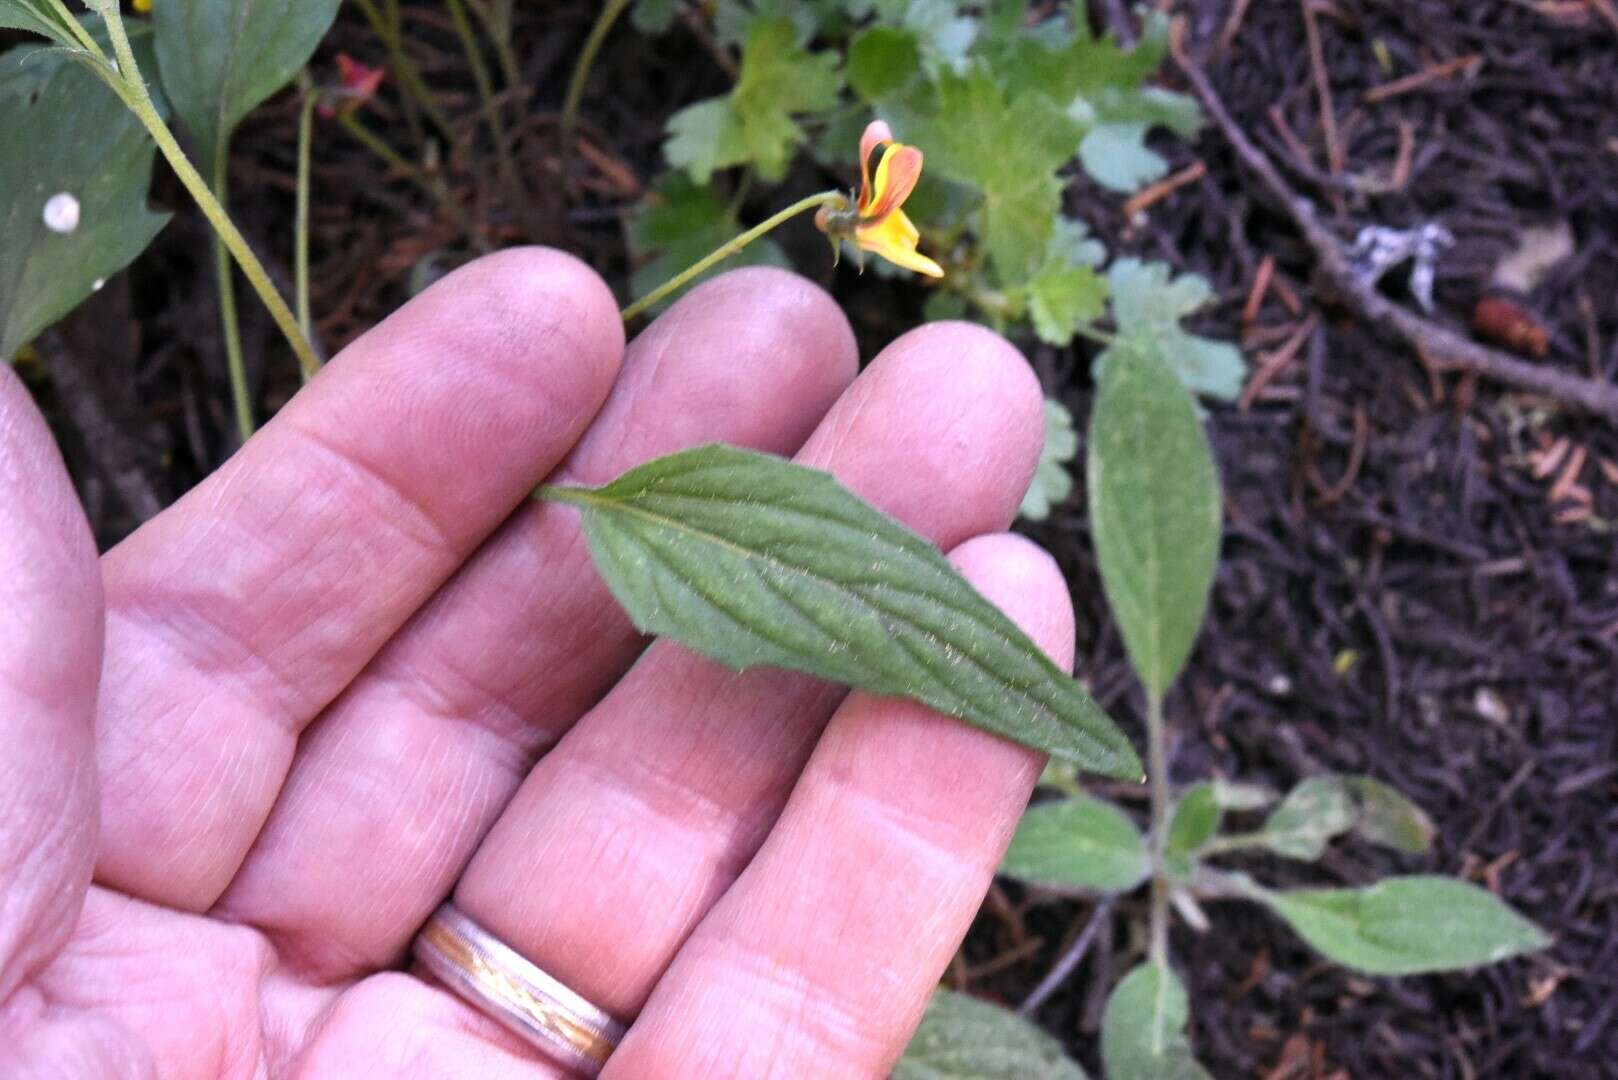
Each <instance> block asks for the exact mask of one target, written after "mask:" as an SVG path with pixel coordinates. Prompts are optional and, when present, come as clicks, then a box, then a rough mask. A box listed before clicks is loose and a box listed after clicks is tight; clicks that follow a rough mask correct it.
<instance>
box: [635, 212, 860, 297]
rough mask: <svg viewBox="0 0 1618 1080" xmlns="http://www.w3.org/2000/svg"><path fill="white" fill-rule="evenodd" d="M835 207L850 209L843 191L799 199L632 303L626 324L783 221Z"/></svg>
mask: <svg viewBox="0 0 1618 1080" xmlns="http://www.w3.org/2000/svg"><path fill="white" fill-rule="evenodd" d="M836 204H841V205H843V206H847V205H848V197H847V196H845V195H844V194H843V193H842V192H840V191H822V192H820V193H819V194H818V195H810V196H808V197H806V198H802V199H799V200H798V201H797V202H795V203H793V204H792V205H791V206H789V207H787V208H786V209H785V210H781V211H778V212H776V213H774V214H771V215H770V216H769V217H767V218H765V219H764V220H763V221H761V222H759V223H758V224H757V225H754V226H753V227H752V228H751V229H748V230H747V231H746V232H744V233H741V234H740V235H738V236H736V237H734V238H732V239H730V240H727V241H726V242H725V243H723V244H721V245H719V247H717V248H715V249H714V250H713V251H711V252H709V253H708V254H707V255H704V256H703V257H702V258H700V259H698V260H697V261H696V262H694V263H692V264H691V265H690V266H688V267H686V268H685V269H684V270H682V271H680V272H679V273H678V274H676V275H674V276H673V277H671V278H669V279H668V280H667V281H665V282H664V283H663V284H661V285H659V286H658V287H657V288H655V289H653V290H652V291H651V292H649V293H647V294H646V295H645V296H643V297H641V298H640V299H639V300H636V301H635V302H634V303H633V304H630V305H629V306H628V307H626V308H624V311H623V317H624V322H628V321H629V320H630V319H633V318H634V317H635V316H637V315H639V314H640V313H641V312H643V311H645V310H646V309H647V308H649V307H651V306H652V305H653V304H655V303H657V302H658V301H659V300H661V299H663V298H664V297H665V296H668V295H669V294H670V293H672V292H674V291H676V290H678V289H680V288H681V287H682V286H684V285H685V284H686V283H687V282H689V281H690V280H691V279H692V278H694V277H696V276H697V275H698V274H701V273H702V272H703V271H704V270H707V269H708V268H709V267H711V266H714V265H716V264H718V263H721V262H724V261H725V260H726V259H728V258H730V257H731V256H732V255H735V254H736V253H737V252H739V251H741V250H742V249H743V248H745V247H746V246H747V245H748V244H751V243H752V242H753V241H754V240H757V239H758V238H759V237H761V236H763V235H765V234H766V233H768V232H770V231H771V230H772V229H774V228H775V227H776V226H777V225H780V224H781V223H782V222H784V221H787V220H790V219H791V218H794V217H797V216H798V215H799V214H801V213H803V212H804V211H806V210H814V209H817V208H819V207H822V206H831V205H836Z"/></svg>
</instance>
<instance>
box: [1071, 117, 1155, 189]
mask: <svg viewBox="0 0 1618 1080" xmlns="http://www.w3.org/2000/svg"><path fill="white" fill-rule="evenodd" d="M1079 161H1080V162H1082V163H1083V165H1084V171H1085V172H1087V173H1089V174H1090V175H1091V176H1092V177H1094V178H1095V180H1096V182H1097V183H1099V184H1100V185H1101V186H1102V187H1106V188H1111V189H1112V190H1114V191H1118V192H1122V193H1124V194H1126V195H1128V194H1133V193H1134V192H1136V191H1138V190H1140V189H1141V188H1143V187H1145V186H1146V185H1147V184H1150V183H1151V182H1152V181H1153V180H1157V179H1160V178H1161V177H1162V176H1163V174H1164V173H1166V172H1168V170H1169V166H1168V162H1167V161H1165V160H1163V157H1162V155H1161V154H1158V153H1157V152H1156V151H1154V150H1149V149H1147V147H1146V125H1145V124H1140V123H1135V122H1132V121H1123V122H1118V123H1111V124H1098V125H1096V126H1095V127H1094V128H1092V129H1091V130H1090V133H1089V134H1088V135H1086V136H1085V137H1084V138H1083V139H1082V140H1080V142H1079Z"/></svg>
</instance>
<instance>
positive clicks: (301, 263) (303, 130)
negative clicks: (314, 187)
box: [292, 87, 320, 378]
mask: <svg viewBox="0 0 1618 1080" xmlns="http://www.w3.org/2000/svg"><path fill="white" fill-rule="evenodd" d="M319 101H320V94H319V93H318V92H316V91H315V89H314V88H313V87H308V88H306V89H305V90H304V94H303V109H302V110H301V111H300V112H299V113H298V186H297V193H296V196H295V197H296V202H295V204H294V210H293V221H292V291H293V294H294V295H293V302H294V303H296V304H297V307H298V329H299V330H302V331H303V336H304V337H305V338H307V339H309V340H310V341H313V340H314V336H315V333H314V318H313V316H311V314H310V312H309V187H310V177H309V173H310V171H311V168H312V163H311V161H310V159H311V158H312V157H313V156H314V141H315V105H316V104H317V103H319ZM305 378H307V376H305Z"/></svg>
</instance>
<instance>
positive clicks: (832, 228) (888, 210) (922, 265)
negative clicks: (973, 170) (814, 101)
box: [815, 120, 944, 278]
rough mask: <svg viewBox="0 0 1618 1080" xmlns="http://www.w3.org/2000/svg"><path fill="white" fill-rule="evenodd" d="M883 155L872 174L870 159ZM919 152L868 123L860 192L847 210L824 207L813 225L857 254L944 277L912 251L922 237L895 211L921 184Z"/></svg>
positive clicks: (878, 125)
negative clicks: (848, 241)
mask: <svg viewBox="0 0 1618 1080" xmlns="http://www.w3.org/2000/svg"><path fill="white" fill-rule="evenodd" d="M878 150H880V151H881V152H882V156H881V158H880V159H878V161H877V164H876V175H875V177H874V178H873V177H872V175H871V159H872V157H873V156H875V154H876V153H877V151H878ZM921 161H922V156H921V151H920V150H918V149H916V148H915V147H914V146H906V145H905V144H904V143H899V142H894V141H893V132H892V130H890V129H889V127H888V125H887V124H885V123H883V122H882V121H881V120H873V121H871V123H870V124H869V125H868V126H867V127H866V129H865V134H864V135H862V136H861V137H860V190H859V194H858V196H857V197H856V200H855V204H854V206H853V207H852V208H847V209H843V210H834V209H832V208H831V207H827V206H823V207H821V208H820V211H819V212H818V213H817V214H816V215H815V224H816V225H818V226H819V227H820V229H821V231H822V232H824V233H826V234H827V235H828V236H830V237H831V238H832V239H833V240H834V241H835V240H840V239H845V238H852V239H853V241H854V243H855V244H856V245H857V246H858V248H859V249H860V250H861V251H869V252H871V253H872V254H875V255H880V256H882V258H884V259H886V260H888V261H889V262H891V263H893V264H894V265H896V266H902V267H904V268H905V269H906V270H914V271H915V272H916V273H918V274H926V275H927V276H928V277H935V278H937V277H943V276H944V269H943V267H941V266H939V265H938V264H937V263H935V262H933V260H931V259H929V258H928V257H927V256H925V255H923V254H921V253H920V252H919V251H917V250H916V242H917V241H918V240H919V239H920V238H921V233H920V232H919V231H917V229H916V226H915V224H914V223H912V222H911V220H910V219H909V218H908V217H906V216H905V212H904V211H903V210H901V209H900V207H901V206H903V205H904V201H905V200H906V199H908V198H909V197H910V193H911V192H912V191H914V190H915V189H916V181H917V180H919V179H921Z"/></svg>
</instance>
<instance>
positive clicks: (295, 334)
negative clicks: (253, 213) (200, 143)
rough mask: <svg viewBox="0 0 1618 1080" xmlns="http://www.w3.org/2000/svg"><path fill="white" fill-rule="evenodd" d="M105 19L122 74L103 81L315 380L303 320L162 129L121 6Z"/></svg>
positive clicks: (108, 11) (105, 74)
mask: <svg viewBox="0 0 1618 1080" xmlns="http://www.w3.org/2000/svg"><path fill="white" fill-rule="evenodd" d="M105 16H106V25H107V32H108V33H109V34H110V35H111V36H112V47H113V52H114V54H115V55H116V56H117V58H118V69H117V71H112V70H110V69H109V70H106V71H104V72H103V73H102V77H103V78H104V79H105V80H106V81H107V83H108V85H109V86H111V87H112V89H113V92H114V93H116V94H117V95H118V96H119V97H120V98H122V99H123V101H124V104H125V105H127V106H128V107H129V109H130V111H132V112H133V113H134V114H135V116H136V118H137V119H139V120H140V122H141V124H142V125H143V126H144V127H145V128H146V130H147V132H149V133H150V134H151V136H152V141H153V142H155V143H157V148H158V149H159V150H160V151H162V153H163V158H164V160H165V161H167V162H168V163H169V167H170V168H171V169H173V170H174V175H175V176H177V177H179V179H180V183H181V184H183V185H185V189H186V191H187V192H189V193H190V195H191V197H192V198H193V199H195V200H196V203H197V207H198V209H200V210H201V211H202V214H203V216H204V217H206V218H207V219H208V224H210V225H212V226H213V228H214V231H215V232H216V233H217V234H218V235H219V238H220V240H221V241H222V242H223V243H224V246H225V247H226V248H227V249H228V250H229V252H230V254H231V255H232V256H234V257H235V259H236V264H237V265H238V266H240V267H241V269H242V274H243V275H244V276H246V278H247V281H248V284H250V285H252V286H253V291H254V292H256V293H258V296H259V299H260V300H262V301H263V302H264V306H265V307H266V308H268V309H269V312H270V318H272V319H274V320H275V325H276V326H277V327H278V328H279V329H280V331H281V333H282V334H283V335H285V337H286V339H287V344H289V345H290V346H291V347H292V352H293V354H294V355H295V356H297V358H298V364H299V366H300V367H301V368H302V369H303V370H304V372H305V373H307V374H310V375H312V374H314V372H315V369H316V368H317V367H318V366H319V365H318V364H317V363H316V361H315V351H314V349H313V348H312V347H311V346H310V345H309V342H308V340H307V339H306V338H304V336H303V333H302V332H301V331H300V330H299V329H298V320H297V319H296V318H295V317H294V316H293V314H292V309H291V308H289V307H287V305H286V301H285V300H283V299H281V294H280V293H278V292H276V291H275V286H274V285H273V284H272V283H271V282H270V276H269V274H268V273H266V272H265V270H264V264H263V263H261V262H259V260H258V256H257V255H254V254H253V249H252V248H250V247H248V246H247V241H246V239H244V238H243V237H242V234H241V231H240V230H239V229H237V228H236V225H235V223H234V222H232V221H231V220H230V216H229V215H228V214H226V213H225V208H224V207H223V206H221V205H220V204H219V200H218V199H216V198H214V195H213V192H212V191H210V190H209V189H208V184H207V182H206V181H204V180H203V179H202V175H201V174H200V173H198V172H197V170H196V168H195V167H194V166H193V165H192V164H191V160H190V159H189V158H187V157H186V156H185V151H183V150H181V149H180V144H179V143H178V142H176V141H175V138H174V133H173V132H171V131H170V130H169V129H168V125H167V124H165V123H163V118H162V117H160V116H158V115H157V109H156V107H154V106H153V105H152V95H151V92H150V91H149V90H148V89H147V88H146V81H145V79H143V78H142V77H141V74H140V68H139V67H138V66H137V65H136V63H135V55H134V52H133V51H132V50H131V49H130V47H129V37H128V35H127V34H125V32H124V22H123V17H122V16H121V15H120V14H119V12H118V8H117V5H111V6H110V7H108V8H107V9H106V11H105Z"/></svg>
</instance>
